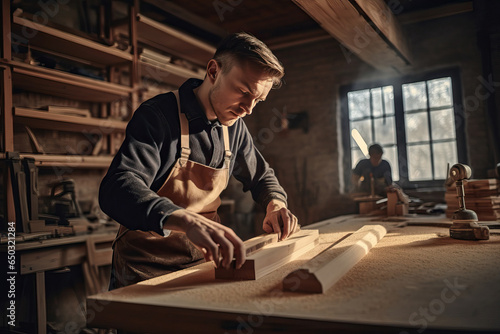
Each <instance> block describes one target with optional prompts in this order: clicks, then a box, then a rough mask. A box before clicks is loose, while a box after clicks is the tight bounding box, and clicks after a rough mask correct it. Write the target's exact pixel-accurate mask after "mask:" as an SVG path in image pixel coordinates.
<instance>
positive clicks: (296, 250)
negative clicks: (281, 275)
mask: <svg viewBox="0 0 500 334" xmlns="http://www.w3.org/2000/svg"><path fill="white" fill-rule="evenodd" d="M318 239H319V232H318V230H301V231H299V232H296V233H294V234H292V235H291V236H290V237H289V238H288V239H286V240H284V241H280V242H273V243H269V244H266V245H265V246H264V247H262V248H261V249H260V250H259V251H256V252H254V253H251V254H250V255H249V256H247V260H246V261H245V263H244V264H243V266H242V267H241V268H240V269H236V267H235V261H234V260H233V262H232V263H231V268H230V269H224V268H217V269H216V270H215V277H216V278H222V279H231V280H256V279H259V278H261V277H262V276H265V275H267V274H269V273H270V272H272V271H273V270H275V269H277V268H279V267H281V266H282V265H284V264H286V263H288V262H290V261H293V260H294V259H296V258H298V257H299V256H301V255H303V254H305V253H306V252H307V251H309V250H311V249H313V248H314V247H315V246H316V245H317V244H318Z"/></svg>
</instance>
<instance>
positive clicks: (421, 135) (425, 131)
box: [405, 111, 429, 143]
mask: <svg viewBox="0 0 500 334" xmlns="http://www.w3.org/2000/svg"><path fill="white" fill-rule="evenodd" d="M405 124H406V141H407V142H408V143H415V142H421V141H428V140H429V124H428V122H427V112H425V111H424V112H419V113H415V114H405Z"/></svg>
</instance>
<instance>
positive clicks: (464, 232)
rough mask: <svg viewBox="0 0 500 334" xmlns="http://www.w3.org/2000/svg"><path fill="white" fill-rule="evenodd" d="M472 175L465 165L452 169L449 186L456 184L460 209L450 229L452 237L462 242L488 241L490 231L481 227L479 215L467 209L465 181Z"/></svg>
mask: <svg viewBox="0 0 500 334" xmlns="http://www.w3.org/2000/svg"><path fill="white" fill-rule="evenodd" d="M471 175H472V171H471V168H470V167H469V166H467V165H464V164H455V165H453V166H452V167H451V169H450V175H449V177H448V180H447V182H446V183H447V184H449V185H451V184H452V183H453V182H455V186H456V188H457V199H458V206H459V209H458V210H457V211H455V212H454V213H453V217H452V219H453V224H452V225H451V227H450V237H452V238H454V239H462V240H488V239H489V238H490V229H489V228H488V227H487V226H479V225H478V223H477V222H478V218H477V214H476V213H475V212H474V211H472V210H467V209H466V208H465V191H464V185H463V180H466V179H469V178H470V177H471Z"/></svg>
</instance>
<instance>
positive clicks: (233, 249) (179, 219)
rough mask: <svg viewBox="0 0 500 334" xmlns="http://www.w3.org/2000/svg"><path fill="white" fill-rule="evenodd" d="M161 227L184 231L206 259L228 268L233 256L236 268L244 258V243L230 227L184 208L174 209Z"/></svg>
mask: <svg viewBox="0 0 500 334" xmlns="http://www.w3.org/2000/svg"><path fill="white" fill-rule="evenodd" d="M163 228H165V229H168V230H172V231H179V232H184V233H186V236H187V237H188V239H189V240H190V241H191V242H192V243H193V244H194V245H195V246H196V247H198V248H199V249H201V251H202V252H203V253H204V254H205V260H206V261H214V262H215V265H216V266H217V267H219V266H222V267H223V268H226V269H228V268H229V266H230V264H231V261H232V260H233V256H234V257H235V258H236V268H241V266H242V265H243V263H244V262H245V259H246V254H245V245H244V244H243V241H242V240H241V239H240V238H239V237H238V236H237V235H236V233H234V231H233V230H232V229H230V228H229V227H227V226H224V225H222V224H219V223H216V222H214V221H212V220H210V219H208V218H206V217H204V216H202V215H199V214H197V213H194V212H192V211H189V210H186V209H180V210H176V211H174V212H173V213H172V215H171V216H170V217H169V218H168V219H167V220H166V221H165V223H164V225H163Z"/></svg>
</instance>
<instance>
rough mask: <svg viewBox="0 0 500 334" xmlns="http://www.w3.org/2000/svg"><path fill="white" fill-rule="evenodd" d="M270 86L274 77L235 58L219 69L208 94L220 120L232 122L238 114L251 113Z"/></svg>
mask: <svg viewBox="0 0 500 334" xmlns="http://www.w3.org/2000/svg"><path fill="white" fill-rule="evenodd" d="M272 86H273V78H272V77H270V76H269V75H268V74H265V73H263V72H262V71H261V70H260V69H258V68H257V67H256V66H255V65H253V64H249V63H244V64H238V63H236V62H234V63H233V66H232V67H231V69H230V70H229V72H227V73H222V71H221V70H220V69H219V71H218V72H217V75H216V77H215V81H214V83H213V86H212V87H211V89H210V93H209V96H208V98H209V102H210V105H211V107H212V109H213V112H214V113H215V116H216V117H217V119H218V120H219V122H221V123H222V124H224V125H227V126H231V125H233V124H234V122H236V120H237V119H238V118H239V117H242V118H243V117H245V116H246V115H250V114H251V113H252V110H253V108H254V107H255V105H257V103H259V102H261V101H264V100H265V99H266V97H267V94H269V91H270V90H271V88H272Z"/></svg>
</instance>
